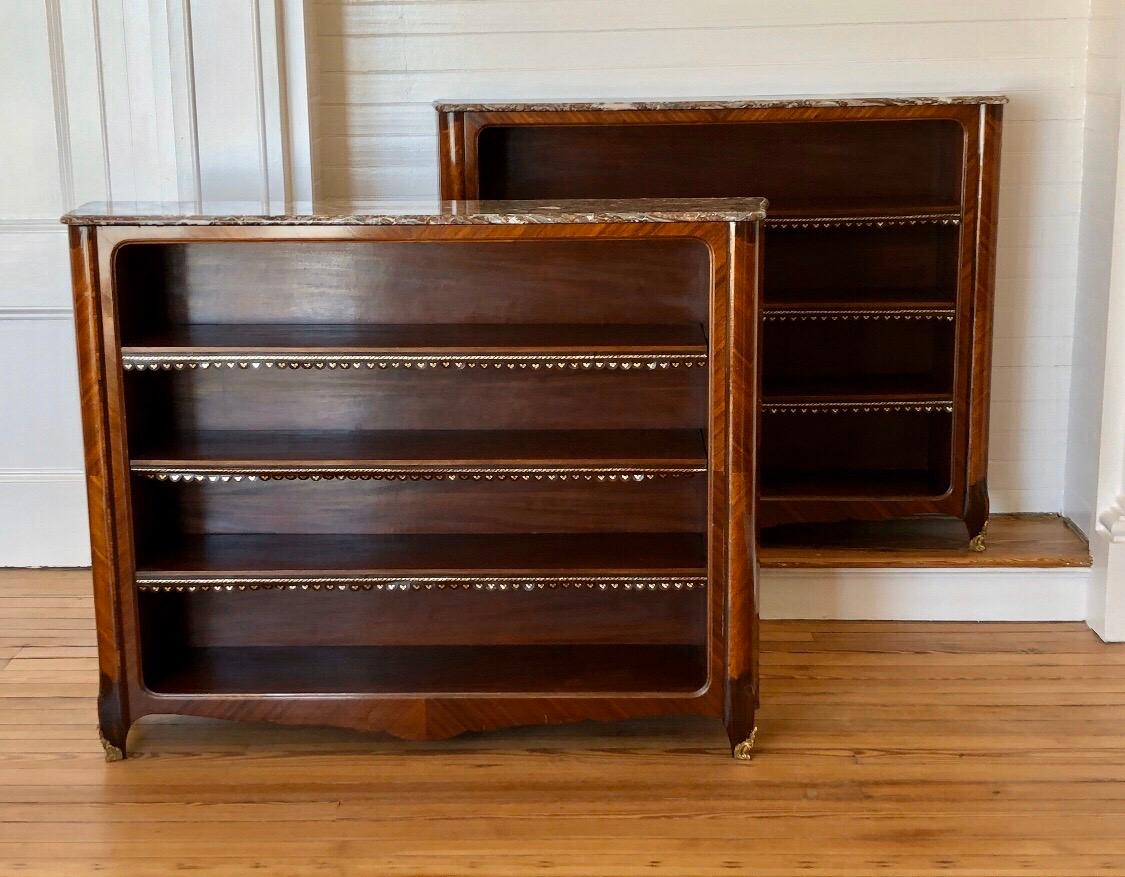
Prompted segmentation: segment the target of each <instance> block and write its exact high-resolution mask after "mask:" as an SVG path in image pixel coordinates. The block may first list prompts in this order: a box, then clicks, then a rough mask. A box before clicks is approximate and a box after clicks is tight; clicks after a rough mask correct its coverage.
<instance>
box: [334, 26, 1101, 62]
mask: <svg viewBox="0 0 1125 877" xmlns="http://www.w3.org/2000/svg"><path fill="white" fill-rule="evenodd" d="M761 36H764V34H762V33H761V31H759V29H757V28H746V29H739V28H714V29H711V30H706V31H692V32H691V33H690V37H689V36H688V35H687V34H685V33H684V32H683V31H679V30H677V31H667V30H629V31H586V32H583V33H581V34H580V35H577V34H575V33H573V32H561V33H560V32H555V31H544V32H540V33H536V34H535V35H534V38H533V39H513V38H512V36H510V35H509V34H493V33H474V34H462V33H457V34H438V35H419V34H411V35H389V36H388V35H384V34H378V33H376V34H364V35H362V36H360V37H358V38H356V37H331V36H328V37H323V38H322V39H321V42H320V46H321V49H322V51H323V53H324V58H325V59H332V60H333V61H334V62H335V63H338V64H339V65H340V66H339V67H338V68H337V69H339V70H342V71H346V72H348V73H360V72H375V71H395V70H402V69H404V68H406V69H410V70H415V71H440V70H465V69H468V68H471V67H473V66H476V65H478V64H480V63H481V60H482V59H485V60H486V61H487V60H488V59H496V58H503V59H504V64H505V67H506V69H508V70H513V71H514V70H519V71H523V72H530V71H540V70H551V71H570V70H582V71H584V70H587V69H588V68H590V67H592V66H593V67H598V68H599V69H603V70H604V69H621V70H625V71H628V74H629V75H631V74H633V73H635V72H636V71H638V70H641V69H643V68H651V67H687V66H695V65H721V66H726V65H750V66H754V67H774V66H778V65H785V66H787V65H791V64H792V63H793V60H794V58H797V57H801V56H802V55H804V56H806V57H811V58H815V59H816V63H817V64H818V65H823V64H831V63H833V62H836V63H841V64H848V63H855V62H856V60H857V59H860V58H870V57H878V58H879V59H880V61H881V62H882V63H884V64H887V63H893V62H896V61H897V62H904V61H905V62H910V63H916V62H919V61H922V62H925V61H934V60H937V61H948V59H950V58H966V57H982V56H984V55H985V53H987V57H989V58H990V59H993V60H996V61H1003V60H1023V59H1028V58H1034V59H1036V60H1038V61H1039V62H1040V63H1044V62H1049V61H1050V59H1053V58H1059V59H1066V58H1067V57H1068V53H1069V56H1070V57H1073V53H1074V47H1075V46H1084V45H1085V40H1086V22H1085V21H1084V20H1083V19H1081V18H1074V19H1064V20H1062V21H1057V22H1054V23H1053V24H1052V25H1051V26H1050V27H1045V26H1044V25H1043V22H1040V21H1019V20H1010V21H1002V22H976V23H974V24H973V25H972V26H971V27H968V28H967V27H965V25H964V24H962V23H960V22H952V23H950V22H933V23H931V22H924V23H918V24H915V25H913V26H912V27H909V28H903V27H900V26H897V25H868V26H862V27H857V26H855V25H854V24H847V25H816V26H808V27H771V28H769V32H768V38H760V37H761ZM324 69H325V70H328V71H331V70H332V69H333V68H332V67H330V66H325V67H324Z"/></svg>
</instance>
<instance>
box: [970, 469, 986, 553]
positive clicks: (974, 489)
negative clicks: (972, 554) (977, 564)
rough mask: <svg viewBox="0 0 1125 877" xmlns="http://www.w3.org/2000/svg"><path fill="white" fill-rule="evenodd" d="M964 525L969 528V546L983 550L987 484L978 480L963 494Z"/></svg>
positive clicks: (975, 549) (976, 549) (974, 549)
mask: <svg viewBox="0 0 1125 877" xmlns="http://www.w3.org/2000/svg"><path fill="white" fill-rule="evenodd" d="M965 526H966V527H967V528H968V529H969V548H971V549H972V550H973V551H984V548H985V545H984V534H985V530H987V529H988V484H987V483H986V482H984V481H978V482H977V483H976V484H974V485H972V486H971V487H970V488H969V492H968V494H967V495H966V496H965Z"/></svg>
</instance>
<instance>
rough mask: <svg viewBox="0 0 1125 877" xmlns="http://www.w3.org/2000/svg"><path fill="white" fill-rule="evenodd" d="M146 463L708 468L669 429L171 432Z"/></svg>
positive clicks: (139, 463)
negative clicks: (174, 434) (177, 433)
mask: <svg viewBox="0 0 1125 877" xmlns="http://www.w3.org/2000/svg"><path fill="white" fill-rule="evenodd" d="M132 462H133V465H134V466H135V467H143V468H144V469H147V470H159V469H161V468H168V469H177V468H181V469H182V468H191V467H192V466H206V467H209V468H220V469H222V468H229V469H232V470H255V469H268V468H269V467H270V466H276V465H284V466H290V467H294V466H295V467H308V468H316V467H317V466H320V467H326V468H330V467H348V466H363V465H376V464H377V465H379V466H383V467H388V468H402V469H404V470H410V469H413V468H419V467H421V468H456V467H458V466H478V467H479V466H497V467H501V468H518V467H521V466H525V467H531V466H537V467H568V466H573V467H576V468H597V467H628V466H630V465H641V466H644V467H646V468H653V467H656V468H659V467H661V466H666V467H669V468H685V467H706V465H707V447H706V440H705V436H704V432H703V431H702V430H691V429H682V430H677V429H670V430H612V429H605V430H511V431H503V430H489V431H469V430H466V431H461V430H404V431H397V430H394V431H392V430H387V431H369V432H337V431H331V432H329V431H323V432H311V431H310V432H276V431H234V430H224V431H201V432H191V433H187V434H182V435H176V436H172V437H169V438H167V439H166V440H164V441H163V442H160V443H157V444H155V445H154V446H153V447H152V448H150V449H145V450H144V451H143V452H142V453H138V454H136V455H135V456H134V458H133V461H132Z"/></svg>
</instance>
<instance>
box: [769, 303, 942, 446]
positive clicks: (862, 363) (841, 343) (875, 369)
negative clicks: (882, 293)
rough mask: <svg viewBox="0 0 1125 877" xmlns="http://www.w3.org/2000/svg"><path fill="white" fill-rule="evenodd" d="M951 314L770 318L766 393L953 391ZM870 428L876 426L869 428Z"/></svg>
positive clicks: (841, 394) (837, 394)
mask: <svg viewBox="0 0 1125 877" xmlns="http://www.w3.org/2000/svg"><path fill="white" fill-rule="evenodd" d="M953 337H954V326H953V322H952V321H950V320H942V319H939V320H902V321H900V324H899V325H895V326H894V327H893V329H892V330H891V331H888V327H887V321H885V320H846V319H837V320H810V321H786V322H779V323H770V324H769V343H768V344H767V345H765V348H764V351H763V352H764V354H765V363H764V365H763V369H762V373H763V378H762V392H763V394H764V397H765V398H766V399H769V398H770V397H771V396H775V395H777V396H828V397H835V398H847V397H849V396H853V395H861V396H863V395H868V396H895V395H897V394H902V393H906V394H937V395H938V396H939V397H946V398H948V397H950V396H951V395H952V393H953ZM873 428H874V427H873Z"/></svg>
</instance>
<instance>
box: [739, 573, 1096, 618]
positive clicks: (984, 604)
mask: <svg viewBox="0 0 1125 877" xmlns="http://www.w3.org/2000/svg"><path fill="white" fill-rule="evenodd" d="M1089 579H1090V570H1089V568H1087V567H1056V568H1047V569H1040V568H1011V567H1008V568H992V569H971V568H970V569H965V568H942V569H915V568H896V569H764V570H762V572H761V590H760V598H761V606H760V612H761V616H762V618H764V619H787V618H788V619H832V620H840V621H843V620H857V621H858V620H864V621H1084V620H1085V619H1086V588H1087V582H1088V581H1089Z"/></svg>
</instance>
